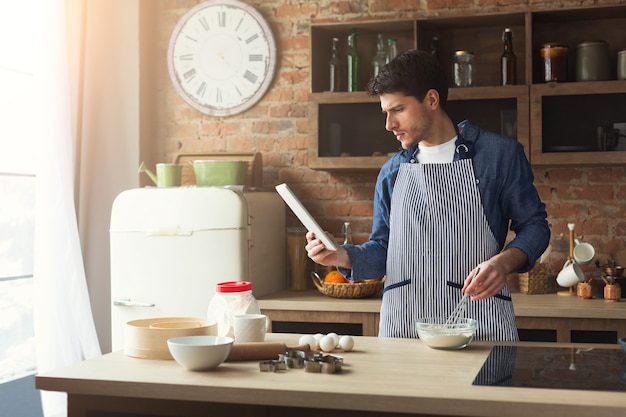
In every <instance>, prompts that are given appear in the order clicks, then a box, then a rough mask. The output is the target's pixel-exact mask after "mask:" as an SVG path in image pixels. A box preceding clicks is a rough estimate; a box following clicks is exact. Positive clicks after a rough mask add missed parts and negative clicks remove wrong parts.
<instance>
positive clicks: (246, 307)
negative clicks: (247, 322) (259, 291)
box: [207, 281, 261, 337]
mask: <svg viewBox="0 0 626 417" xmlns="http://www.w3.org/2000/svg"><path fill="white" fill-rule="evenodd" d="M260 313H261V309H260V308H259V305H258V304H257V302H256V299H255V298H254V295H252V283H251V282H249V281H226V282H220V283H218V284H217V285H216V286H215V296H214V297H213V298H212V299H211V302H210V303H209V309H208V312H207V317H208V318H209V319H213V320H215V321H216V322H217V334H218V336H228V337H234V331H233V317H234V316H237V315H240V314H260Z"/></svg>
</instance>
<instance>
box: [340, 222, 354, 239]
mask: <svg viewBox="0 0 626 417" xmlns="http://www.w3.org/2000/svg"><path fill="white" fill-rule="evenodd" d="M341 233H342V234H343V244H344V245H346V244H352V228H351V227H350V222H343V226H342V227H341Z"/></svg>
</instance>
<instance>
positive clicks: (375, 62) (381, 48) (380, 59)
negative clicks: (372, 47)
mask: <svg viewBox="0 0 626 417" xmlns="http://www.w3.org/2000/svg"><path fill="white" fill-rule="evenodd" d="M386 63H387V52H385V39H384V38H383V34H382V33H379V34H378V39H377V41H376V55H374V59H372V76H373V77H375V76H377V75H378V73H379V72H380V70H381V68H382V67H384V66H385V64H386Z"/></svg>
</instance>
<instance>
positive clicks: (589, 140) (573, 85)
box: [308, 4, 626, 170]
mask: <svg viewBox="0 0 626 417" xmlns="http://www.w3.org/2000/svg"><path fill="white" fill-rule="evenodd" d="M625 25H626V6H607V7H603V6H593V7H585V8H576V9H569V8H561V9H558V10H544V9H543V8H542V7H541V5H539V4H538V5H537V6H534V5H531V6H529V8H528V10H526V11H523V12H515V13H492V14H485V15H469V16H466V15H460V14H455V15H450V16H444V17H441V16H428V15H427V16H420V17H418V18H416V19H410V20H409V19H407V20H400V21H397V20H394V21H368V22H362V21H359V22H342V23H313V24H312V25H311V95H310V101H309V116H310V118H309V120H310V133H311V134H310V137H309V141H310V143H309V155H308V156H309V166H310V167H311V168H313V169H325V170H341V169H349V170H358V169H378V168H380V167H381V166H382V165H383V164H384V162H385V161H386V160H387V159H388V158H389V156H390V155H391V154H393V153H394V152H395V151H397V149H398V145H399V144H398V142H397V141H396V139H395V138H394V137H393V135H392V134H391V133H389V132H387V131H386V130H385V116H384V114H382V112H381V111H380V105H379V101H378V98H377V97H369V96H368V94H367V93H366V92H365V86H366V84H367V81H368V80H369V78H370V77H371V61H372V58H373V56H374V54H375V52H376V51H375V47H376V37H377V34H378V33H382V34H384V36H385V38H395V39H397V40H398V50H399V51H402V50H406V49H410V48H418V49H423V50H429V49H430V46H431V42H432V39H433V38H434V37H437V38H438V45H439V50H438V56H439V59H440V60H441V63H442V65H443V67H444V69H445V71H446V74H447V76H448V79H450V80H451V79H452V57H453V55H454V51H456V50H470V51H472V52H474V54H475V57H476V63H475V65H476V68H477V70H476V87H465V88H454V87H451V88H450V90H449V98H448V107H449V108H448V113H449V114H450V117H451V119H452V120H453V122H455V123H458V122H461V121H462V120H464V119H468V120H470V122H471V123H473V124H475V125H478V126H480V127H482V128H484V129H488V130H491V131H495V132H501V133H504V134H507V135H509V136H512V137H514V138H515V139H517V140H518V141H519V142H520V143H521V144H522V145H523V146H524V149H525V151H526V155H527V156H528V158H529V160H530V162H531V164H533V165H570V164H576V165H586V164H625V163H626V143H625V142H626V137H622V138H621V140H620V141H619V142H618V143H615V144H614V146H613V145H611V146H609V148H610V149H611V150H600V149H603V148H604V146H603V145H599V144H598V140H597V128H598V127H600V126H602V127H607V128H608V127H612V126H613V124H614V123H626V113H625V111H624V110H625V108H626V81H623V80H622V81H618V80H616V67H617V58H616V56H617V51H618V50H620V49H622V48H626V40H624V38H623V36H622V33H623V28H624V26H625ZM506 27H508V28H511V29H512V30H513V34H514V39H513V49H514V51H515V54H516V57H517V65H516V69H517V71H516V72H517V85H514V86H501V85H500V54H501V52H502V40H501V39H502V32H503V30H504V28H506ZM353 29H356V31H357V36H358V51H359V55H360V67H359V77H360V85H361V89H362V90H363V91H358V92H345V91H337V92H329V91H327V90H328V88H329V85H330V82H329V81H330V80H329V78H330V77H329V70H328V62H329V60H330V53H331V46H332V39H333V38H334V37H336V38H338V39H339V40H340V42H341V43H342V44H345V43H346V39H347V36H348V34H349V33H350V32H351V31H352V30H353ZM595 39H603V40H605V41H607V42H608V43H609V56H610V60H611V61H610V68H611V75H610V77H611V79H610V80H608V81H595V82H575V81H573V80H575V63H576V45H577V44H578V43H581V42H584V41H587V40H595ZM548 42H561V43H564V44H566V45H567V46H568V48H569V54H568V61H567V64H568V80H571V81H568V82H559V83H545V82H544V81H543V72H542V71H543V60H542V58H541V56H540V49H541V47H542V45H543V44H545V43H548ZM343 46H344V50H345V45H343ZM344 90H345V89H344ZM622 119H623V120H622ZM624 133H626V132H624Z"/></svg>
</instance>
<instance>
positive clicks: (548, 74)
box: [541, 42, 568, 83]
mask: <svg viewBox="0 0 626 417" xmlns="http://www.w3.org/2000/svg"><path fill="white" fill-rule="evenodd" d="M567 52H568V48H567V46H566V45H565V44H562V43H558V42H550V43H545V44H543V45H542V47H541V59H542V61H543V80H544V81H545V82H547V83H548V82H564V81H567Z"/></svg>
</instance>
